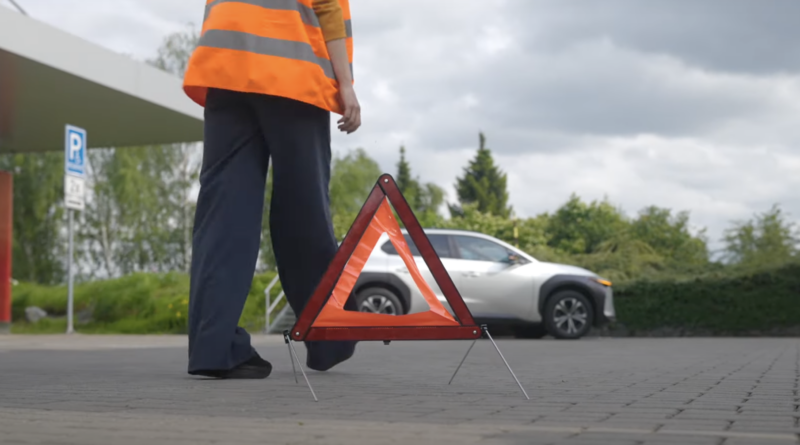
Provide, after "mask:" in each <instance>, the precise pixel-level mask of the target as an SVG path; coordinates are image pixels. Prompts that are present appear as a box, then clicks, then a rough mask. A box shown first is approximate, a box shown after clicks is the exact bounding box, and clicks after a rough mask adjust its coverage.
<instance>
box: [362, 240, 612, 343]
mask: <svg viewBox="0 0 800 445" xmlns="http://www.w3.org/2000/svg"><path fill="white" fill-rule="evenodd" d="M425 233H426V235H427V236H428V239H430V241H431V244H432V245H433V247H434V249H435V250H436V252H437V253H438V255H439V257H440V258H441V260H442V263H443V264H444V267H445V269H447V272H448V273H449V274H450V277H451V278H452V280H453V282H454V283H455V285H456V287H457V288H458V291H459V293H460V294H461V296H462V298H463V299H464V302H465V303H466V304H467V306H468V307H469V310H470V312H471V313H472V315H473V317H474V318H475V320H476V322H478V323H482V324H483V323H485V324H488V325H490V326H492V327H494V328H497V327H503V328H509V329H510V330H511V331H512V332H513V333H514V334H515V335H516V336H518V337H523V338H541V337H544V336H545V335H546V334H548V333H549V334H550V335H552V336H553V337H555V338H559V339H576V338H580V337H582V336H584V335H586V333H587V332H588V331H589V329H591V327H592V326H602V325H604V324H606V323H608V322H609V321H612V320H614V318H615V312H614V300H613V293H612V290H611V283H609V282H608V281H606V280H604V279H602V278H600V277H599V276H597V275H596V274H594V273H592V272H590V271H588V270H586V269H582V268H579V267H574V266H568V265H564V264H554V263H546V262H542V261H538V260H536V259H535V258H533V257H531V256H530V255H528V254H526V253H525V252H523V251H521V250H519V249H516V248H514V247H513V246H511V245H509V244H507V243H504V242H502V241H500V240H498V239H496V238H493V237H491V236H487V235H484V234H481V233H476V232H468V231H461V230H441V229H426V230H425ZM404 234H405V238H406V241H407V242H408V245H409V247H410V248H411V252H412V253H413V254H414V259H415V260H416V263H417V267H419V269H420V271H421V272H422V276H423V277H425V280H426V281H427V282H428V284H429V285H430V286H431V288H432V289H433V290H434V292H435V293H436V294H437V296H438V297H439V300H440V301H441V302H442V303H443V304H444V306H445V307H446V308H447V309H448V310H450V311H451V312H452V309H451V308H450V307H449V305H448V304H447V300H446V299H445V298H444V296H443V295H442V291H441V290H440V289H439V286H437V284H436V280H434V279H433V276H432V275H431V273H430V272H429V271H428V268H427V266H426V265H425V260H423V259H422V257H421V256H420V255H419V251H417V249H416V246H415V245H414V243H413V242H412V241H411V238H410V237H409V236H408V235H407V234H406V233H405V231H404ZM354 293H355V296H356V300H357V303H358V310H360V311H362V312H374V313H383V314H394V315H400V314H408V313H415V312H422V311H426V310H428V305H427V303H426V302H425V299H424V298H422V295H421V294H420V293H419V291H418V290H417V287H416V285H415V284H414V281H413V279H412V278H411V275H410V274H409V273H408V269H407V268H406V266H405V264H404V263H403V260H402V259H401V258H400V256H399V255H398V254H397V251H396V250H395V249H394V246H392V243H391V242H390V241H389V238H388V236H387V235H386V234H384V235H383V236H382V237H381V238H380V240H378V244H377V245H376V247H375V250H374V251H373V252H372V255H371V256H370V258H369V261H368V262H367V264H366V265H365V267H364V270H363V272H362V274H361V276H360V277H359V279H358V282H357V283H356V287H355V289H354Z"/></svg>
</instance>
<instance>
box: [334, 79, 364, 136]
mask: <svg viewBox="0 0 800 445" xmlns="http://www.w3.org/2000/svg"><path fill="white" fill-rule="evenodd" d="M339 98H340V99H341V103H342V110H343V112H342V118H341V119H339V121H338V122H337V123H338V124H339V131H343V132H346V133H347V134H350V133H352V132H354V131H356V130H358V127H360V126H361V105H359V104H358V98H356V90H355V88H353V85H348V84H344V85H341V86H340V87H339Z"/></svg>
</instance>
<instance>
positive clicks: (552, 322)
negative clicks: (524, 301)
mask: <svg viewBox="0 0 800 445" xmlns="http://www.w3.org/2000/svg"><path fill="white" fill-rule="evenodd" d="M593 319H594V312H593V310H592V305H591V303H589V299H588V298H586V296H584V295H583V294H582V293H580V292H577V291H574V290H563V291H560V292H557V293H556V294H555V295H553V296H552V297H550V298H549V299H548V300H547V304H546V305H545V313H544V320H545V326H547V332H549V333H550V335H552V336H553V337H555V338H558V339H577V338H581V337H583V336H584V335H586V334H587V333H588V332H589V329H591V328H592V320H593Z"/></svg>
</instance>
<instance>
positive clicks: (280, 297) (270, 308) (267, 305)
mask: <svg viewBox="0 0 800 445" xmlns="http://www.w3.org/2000/svg"><path fill="white" fill-rule="evenodd" d="M279 280H280V276H278V275H275V278H273V279H272V282H271V283H269V286H267V288H266V289H264V297H266V298H265V304H264V306H265V309H266V321H265V322H264V333H265V334H269V328H270V318H272V317H271V315H272V311H273V310H275V307H276V306H277V305H278V303H280V302H281V300H283V298H284V297H285V296H286V294H284V293H283V290H281V293H279V294H278V296H277V297H276V298H275V301H273V302H272V303H270V301H269V300H270V291H271V290H272V288H273V287H275V285H276V284H278V281H279Z"/></svg>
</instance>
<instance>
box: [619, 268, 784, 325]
mask: <svg viewBox="0 0 800 445" xmlns="http://www.w3.org/2000/svg"><path fill="white" fill-rule="evenodd" d="M614 296H615V306H616V309H617V318H618V320H619V323H620V324H621V325H623V326H624V328H625V329H627V330H628V331H629V332H630V333H631V334H634V335H635V334H637V333H639V334H643V333H646V332H652V331H654V330H658V329H672V330H680V331H683V332H684V333H687V334H691V333H697V334H714V335H748V334H770V333H778V332H781V331H783V330H787V329H790V330H791V329H796V328H798V327H800V263H794V264H786V265H783V266H781V267H777V268H773V269H767V270H759V271H750V272H746V271H741V272H738V273H736V274H727V275H726V274H722V273H716V274H713V275H708V276H705V277H697V278H695V279H691V280H683V281H670V280H661V281H638V282H632V283H629V284H626V285H622V286H620V287H619V288H617V289H616V290H615V295H614Z"/></svg>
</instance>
